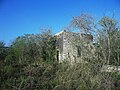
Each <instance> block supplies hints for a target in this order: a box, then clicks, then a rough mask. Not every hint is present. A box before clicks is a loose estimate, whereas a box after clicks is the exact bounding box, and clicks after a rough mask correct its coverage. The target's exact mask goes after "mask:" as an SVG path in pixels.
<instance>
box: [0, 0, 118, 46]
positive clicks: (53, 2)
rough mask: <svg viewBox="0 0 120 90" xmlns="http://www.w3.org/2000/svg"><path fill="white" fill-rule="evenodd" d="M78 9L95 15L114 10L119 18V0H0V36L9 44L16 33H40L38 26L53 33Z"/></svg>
mask: <svg viewBox="0 0 120 90" xmlns="http://www.w3.org/2000/svg"><path fill="white" fill-rule="evenodd" d="M81 12H84V13H90V14H92V15H93V16H94V17H95V18H96V19H99V18H100V17H102V16H103V14H104V13H105V14H107V15H109V14H111V13H114V14H115V17H116V18H117V19H119V18H120V0H0V40H3V41H4V42H5V43H6V44H7V45H9V44H10V42H11V41H12V40H14V39H15V38H16V37H17V36H21V35H24V34H32V33H34V34H36V33H40V28H42V27H43V28H45V27H50V28H52V30H53V33H57V32H59V31H60V30H62V29H63V28H65V27H67V26H68V25H69V22H70V20H71V19H72V17H73V16H78V15H80V13H81Z"/></svg>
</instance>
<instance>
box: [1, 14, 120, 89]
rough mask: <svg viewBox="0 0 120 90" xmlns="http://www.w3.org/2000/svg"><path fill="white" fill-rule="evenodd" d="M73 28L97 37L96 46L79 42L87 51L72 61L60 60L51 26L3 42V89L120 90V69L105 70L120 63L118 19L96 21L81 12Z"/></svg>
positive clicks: (95, 38)
mask: <svg viewBox="0 0 120 90" xmlns="http://www.w3.org/2000/svg"><path fill="white" fill-rule="evenodd" d="M69 29H72V30H73V29H75V30H76V29H77V30H79V31H80V32H79V33H85V34H91V35H93V36H94V44H93V45H92V46H93V47H92V49H90V48H89V44H88V43H86V42H84V41H79V42H80V45H81V46H82V48H81V51H82V53H83V54H82V56H81V58H80V59H79V60H78V61H79V62H77V63H72V64H71V63H70V62H69V60H65V61H64V62H62V63H59V62H58V61H57V60H56V57H55V56H56V52H57V51H56V38H55V37H54V35H52V33H51V32H50V30H49V29H45V32H43V33H41V34H27V35H24V36H20V37H18V38H16V40H15V41H13V42H12V43H11V45H10V46H9V47H6V46H5V44H4V42H2V41H1V42H0V64H1V65H0V90H120V71H118V70H113V71H111V72H107V71H105V70H103V67H104V66H106V65H111V66H115V67H118V66H119V65H120V28H119V24H118V22H117V20H115V19H114V18H110V17H107V16H104V17H102V18H101V19H100V20H99V21H98V22H97V23H96V24H95V23H94V19H93V18H92V17H91V16H90V15H88V14H81V15H80V16H77V17H73V19H72V21H71V24H70V27H69ZM72 42H74V41H72ZM73 44H74V43H73Z"/></svg>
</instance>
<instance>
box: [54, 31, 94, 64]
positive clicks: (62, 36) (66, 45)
mask: <svg viewBox="0 0 120 90" xmlns="http://www.w3.org/2000/svg"><path fill="white" fill-rule="evenodd" d="M55 36H56V38H57V45H56V48H57V60H59V61H60V62H61V61H63V60H69V61H71V62H74V61H75V60H76V59H77V58H79V57H81V47H80V46H81V45H80V44H81V42H80V41H85V42H86V43H89V44H91V43H92V42H93V36H92V35H89V34H87V35H86V34H80V33H74V32H68V31H65V30H64V31H61V32H59V33H57V34H55Z"/></svg>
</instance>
